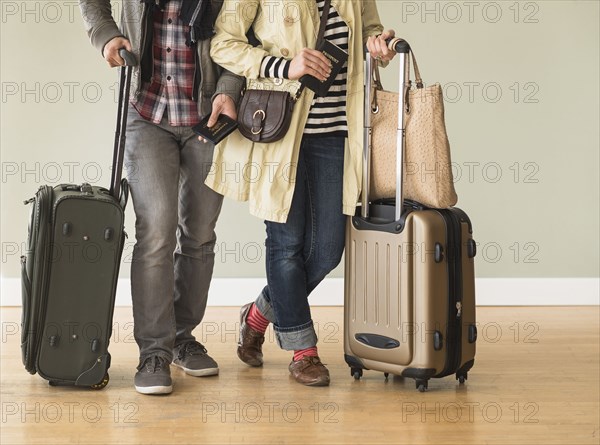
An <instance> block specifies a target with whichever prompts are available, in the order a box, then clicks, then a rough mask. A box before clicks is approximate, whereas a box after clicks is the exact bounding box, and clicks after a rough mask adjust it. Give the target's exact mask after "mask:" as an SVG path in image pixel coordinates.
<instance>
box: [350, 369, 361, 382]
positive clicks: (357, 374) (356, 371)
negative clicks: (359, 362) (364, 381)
mask: <svg viewBox="0 0 600 445" xmlns="http://www.w3.org/2000/svg"><path fill="white" fill-rule="evenodd" d="M350 375H351V376H352V377H354V380H360V378H361V377H362V375H363V372H362V369H360V368H350Z"/></svg>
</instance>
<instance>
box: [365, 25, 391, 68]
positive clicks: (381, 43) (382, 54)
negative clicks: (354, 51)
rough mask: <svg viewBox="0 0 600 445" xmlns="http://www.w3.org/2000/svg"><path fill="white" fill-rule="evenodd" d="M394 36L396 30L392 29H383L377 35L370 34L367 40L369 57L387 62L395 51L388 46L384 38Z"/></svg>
mask: <svg viewBox="0 0 600 445" xmlns="http://www.w3.org/2000/svg"><path fill="white" fill-rule="evenodd" d="M394 37H396V32H395V31H394V30H393V29H390V30H389V31H385V32H384V33H383V34H380V35H378V36H371V37H369V39H368V40H367V49H368V50H369V53H370V54H371V57H373V58H374V59H377V60H382V61H384V62H389V61H390V60H392V59H393V58H394V56H395V55H396V53H395V52H394V51H392V50H391V49H389V48H388V46H387V43H386V40H388V39H392V38H394Z"/></svg>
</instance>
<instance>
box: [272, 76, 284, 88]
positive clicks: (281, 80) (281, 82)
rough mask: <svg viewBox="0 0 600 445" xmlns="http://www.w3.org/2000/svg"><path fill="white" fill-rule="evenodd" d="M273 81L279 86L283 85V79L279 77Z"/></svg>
mask: <svg viewBox="0 0 600 445" xmlns="http://www.w3.org/2000/svg"><path fill="white" fill-rule="evenodd" d="M273 83H274V84H275V85H277V86H279V85H283V79H279V78H277V79H274V80H273Z"/></svg>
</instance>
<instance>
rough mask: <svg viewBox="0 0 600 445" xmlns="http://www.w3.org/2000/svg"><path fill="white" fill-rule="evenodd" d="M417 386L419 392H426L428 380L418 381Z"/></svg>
mask: <svg viewBox="0 0 600 445" xmlns="http://www.w3.org/2000/svg"><path fill="white" fill-rule="evenodd" d="M415 384H416V385H415V386H416V387H417V389H418V390H419V392H425V390H426V389H427V380H417V381H416V382H415Z"/></svg>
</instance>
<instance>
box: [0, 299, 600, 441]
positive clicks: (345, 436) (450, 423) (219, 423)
mask: <svg viewBox="0 0 600 445" xmlns="http://www.w3.org/2000/svg"><path fill="white" fill-rule="evenodd" d="M599 311H600V309H599V308H598V307H579V308H573V307H553V308H539V307H537V308H533V307H511V308H490V307H482V308H479V309H478V321H479V339H478V351H477V357H476V361H475V367H474V368H473V370H472V371H471V372H470V373H469V380H468V382H467V383H466V384H465V385H464V386H462V387H461V386H458V384H457V382H456V381H455V380H454V379H453V378H450V377H448V378H445V379H442V380H435V381H431V382H430V385H429V391H428V392H426V393H419V392H417V391H416V390H415V386H414V381H413V380H409V379H406V380H405V379H401V378H394V379H392V378H390V379H389V380H388V381H385V380H384V378H383V375H382V374H380V373H377V372H372V371H371V372H369V371H367V372H365V375H364V377H363V379H362V380H360V381H354V380H353V379H352V378H351V377H350V375H349V370H348V367H347V365H346V364H345V362H344V360H343V346H342V336H341V334H342V309H341V308H337V307H336V308H328V307H320V308H314V311H313V315H314V318H315V321H316V323H317V325H318V333H319V337H320V343H319V351H320V354H321V357H322V359H323V361H324V362H325V363H327V365H328V366H329V369H330V371H331V376H332V384H331V386H330V387H327V388H307V387H303V386H301V385H299V384H297V383H295V382H294V381H293V380H291V379H290V378H289V375H288V371H287V364H288V362H289V359H290V355H289V353H287V352H284V351H281V350H279V348H278V347H277V344H276V342H275V341H274V337H273V336H272V334H271V335H270V336H268V337H267V341H266V342H265V357H266V362H265V366H264V368H262V369H254V368H249V367H247V366H245V365H244V364H243V363H241V362H240V361H239V360H238V359H237V357H236V355H235V345H236V340H237V309H235V308H209V309H208V312H207V315H206V318H205V323H204V325H203V327H202V328H199V329H198V331H197V336H198V339H199V340H201V341H202V342H203V343H205V344H206V346H207V347H208V349H209V351H210V353H211V355H212V356H213V357H214V358H215V359H217V361H218V362H219V365H220V370H221V373H220V375H219V376H218V377H209V378H194V377H190V376H186V375H184V374H183V373H182V372H181V371H179V370H175V369H173V370H172V371H173V372H172V374H173V377H174V392H173V394H171V395H170V396H159V397H157V396H154V397H151V396H143V395H140V394H138V393H136V392H135V390H134V388H133V374H134V372H135V369H134V368H135V366H136V364H137V346H136V344H135V342H134V341H133V337H132V332H133V331H132V328H133V326H132V324H131V321H130V320H131V309H130V308H117V310H116V312H115V330H114V333H113V340H112V343H111V348H110V351H111V353H112V356H113V359H112V363H113V364H112V367H111V369H110V383H109V385H108V386H107V387H106V388H105V389H104V390H101V391H92V390H85V389H75V388H56V387H49V386H48V384H47V382H46V381H44V380H43V379H41V378H40V377H39V376H37V375H36V376H31V375H29V374H28V373H27V372H26V371H25V370H24V368H23V366H22V364H21V358H20V347H19V342H20V340H19V338H20V333H19V332H18V331H19V317H20V309H17V308H3V309H2V310H1V315H2V343H1V345H2V354H1V358H2V362H1V378H2V385H1V389H2V391H1V393H2V394H1V395H2V423H1V424H0V428H1V437H0V439H1V441H0V442H1V443H2V444H12V443H28V444H37V443H43V444H67V443H94V444H105V443H106V444H112V443H120V444H129V443H143V444H151V443H177V444H184V443H302V444H309V443H326V444H334V443H361V444H367V443H394V444H396V443H406V444H415V443H431V444H445V443H460V444H484V443H487V444H508V443H514V444H558V443H561V444H580V443H582V444H583V443H585V444H598V443H600V431H599V398H600V393H599V315H600V314H599Z"/></svg>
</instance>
